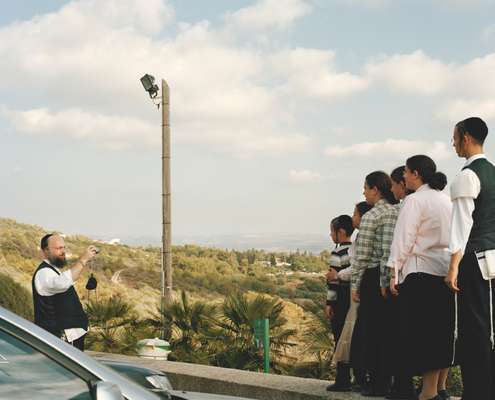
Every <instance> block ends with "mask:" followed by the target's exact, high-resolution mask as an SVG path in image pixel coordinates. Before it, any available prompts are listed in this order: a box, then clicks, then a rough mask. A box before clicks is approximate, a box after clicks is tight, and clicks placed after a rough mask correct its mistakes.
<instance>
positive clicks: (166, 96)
mask: <svg viewBox="0 0 495 400" xmlns="http://www.w3.org/2000/svg"><path fill="white" fill-rule="evenodd" d="M162 208H163V213H162V217H163V221H162V222H163V227H162V270H161V284H162V299H161V300H162V305H163V304H169V303H170V302H171V300H172V212H171V194H170V89H169V87H168V85H167V82H165V80H163V79H162Z"/></svg>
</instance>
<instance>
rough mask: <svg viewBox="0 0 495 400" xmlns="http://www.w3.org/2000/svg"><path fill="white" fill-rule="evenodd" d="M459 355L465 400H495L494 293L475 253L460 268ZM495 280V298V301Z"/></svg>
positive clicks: (465, 259) (463, 261) (468, 255)
mask: <svg viewBox="0 0 495 400" xmlns="http://www.w3.org/2000/svg"><path fill="white" fill-rule="evenodd" d="M458 284H459V289H460V292H459V293H458V295H457V296H458V317H459V338H458V341H457V344H458V346H457V356H458V361H459V363H460V365H461V372H462V383H463V387H464V389H463V394H462V400H494V399H495V351H494V350H493V348H492V343H491V341H490V291H489V284H488V281H486V280H484V279H483V277H482V276H481V272H480V269H479V266H478V261H477V259H476V256H475V254H474V253H473V252H469V253H466V254H465V255H464V257H463V258H462V260H461V263H460V265H459V276H458ZM493 289H495V279H494V280H492V298H493V299H494V300H495V293H494V290H493Z"/></svg>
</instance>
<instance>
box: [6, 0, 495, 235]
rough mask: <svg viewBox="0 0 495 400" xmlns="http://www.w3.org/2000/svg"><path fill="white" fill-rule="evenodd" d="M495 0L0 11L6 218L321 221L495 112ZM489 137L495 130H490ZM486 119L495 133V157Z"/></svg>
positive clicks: (319, 0)
mask: <svg viewBox="0 0 495 400" xmlns="http://www.w3.org/2000/svg"><path fill="white" fill-rule="evenodd" d="M494 15H495V0H428V1H426V0H416V1H410V0H409V1H406V0H251V1H248V0H228V1H227V0H210V1H207V2H206V1H199V0H197V1H192V0H176V1H173V0H105V1H102V0H77V1H62V0H24V1H22V2H9V3H8V4H5V5H4V7H3V8H2V13H1V14H0V59H1V60H2V61H1V63H0V143H1V145H0V182H1V183H2V188H3V190H2V191H1V200H0V216H1V217H8V218H13V219H16V220H18V221H20V222H25V223H31V224H37V225H41V226H43V227H45V228H47V229H57V230H60V231H63V232H66V233H81V234H87V235H90V236H92V237H95V238H97V237H100V238H111V237H141V236H146V237H159V236H160V232H161V112H160V111H159V110H157V108H156V107H155V106H154V105H153V104H152V102H151V101H150V99H149V97H148V96H147V94H146V93H145V92H144V90H143V88H142V86H141V84H140V82H139V78H140V77H141V76H142V75H144V74H145V73H149V74H151V75H153V76H155V77H156V79H157V82H160V80H161V79H165V80H166V81H167V82H168V84H169V86H170V88H171V137H172V168H171V170H172V226H173V237H180V236H187V235H202V236H208V235H225V234H229V235H242V234H248V233H249V234H256V233H259V234H267V233H274V234H275V233H283V234H326V232H327V230H328V223H329V221H330V220H331V219H332V218H333V217H334V216H336V215H339V214H342V213H347V214H351V213H352V211H353V205H354V204H355V203H356V202H358V201H360V200H362V187H363V181H364V177H365V176H366V174H368V173H369V172H371V171H374V170H384V171H386V172H390V171H391V170H392V169H393V168H395V167H396V166H399V165H401V164H404V162H405V160H406V158H407V157H409V156H411V155H414V154H428V155H430V156H431V157H432V158H433V159H434V160H435V161H436V163H437V166H438V169H439V170H441V171H443V172H445V173H446V174H447V176H448V178H449V180H452V178H453V177H454V176H455V174H456V172H457V171H458V170H459V169H460V168H461V167H462V164H463V161H462V160H461V159H458V158H457V157H456V155H455V153H454V151H453V149H452V146H451V137H452V129H453V126H454V124H455V123H456V122H458V121H459V120H462V119H464V118H466V117H469V116H480V117H482V118H484V119H485V120H486V122H487V123H488V126H489V127H490V128H493V127H494V126H495V100H494V97H493V96H494V93H495V18H493V16H494ZM492 135H495V134H492ZM492 135H490V134H489V136H488V139H487V142H486V150H487V151H486V152H487V154H488V156H489V157H490V156H491V154H492V153H493V150H494V142H495V139H493V137H492Z"/></svg>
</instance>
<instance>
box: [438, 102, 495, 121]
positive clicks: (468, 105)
mask: <svg viewBox="0 0 495 400" xmlns="http://www.w3.org/2000/svg"><path fill="white" fill-rule="evenodd" d="M437 116H438V117H439V118H440V119H442V120H446V121H449V122H451V123H456V122H458V121H460V120H462V119H465V118H468V117H470V116H476V117H480V118H483V119H484V120H490V119H494V118H495V100H493V99H483V100H466V99H457V100H452V101H449V102H448V103H447V105H446V106H445V107H443V108H442V109H441V110H440V111H439V112H438V113H437Z"/></svg>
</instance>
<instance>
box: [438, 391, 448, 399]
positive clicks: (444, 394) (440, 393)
mask: <svg viewBox="0 0 495 400" xmlns="http://www.w3.org/2000/svg"><path fill="white" fill-rule="evenodd" d="M438 397H440V398H441V399H442V400H450V395H449V392H447V391H446V390H439V391H438Z"/></svg>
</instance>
